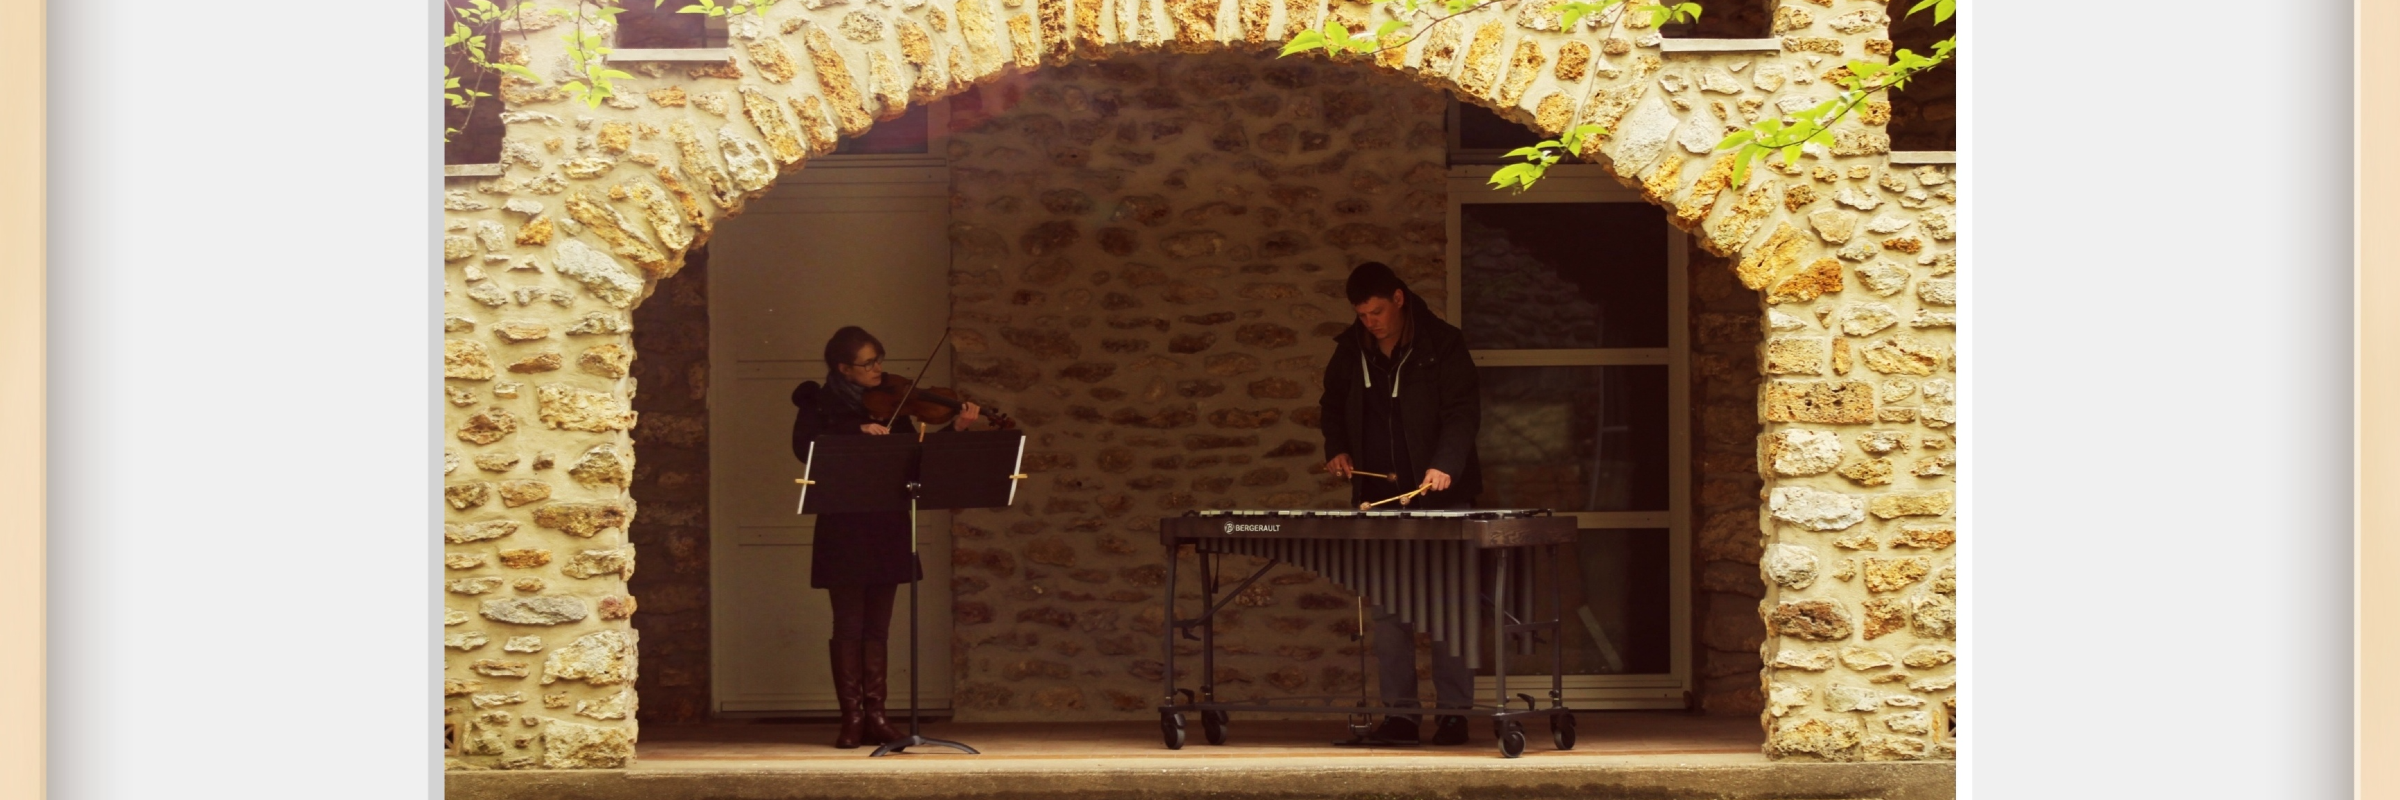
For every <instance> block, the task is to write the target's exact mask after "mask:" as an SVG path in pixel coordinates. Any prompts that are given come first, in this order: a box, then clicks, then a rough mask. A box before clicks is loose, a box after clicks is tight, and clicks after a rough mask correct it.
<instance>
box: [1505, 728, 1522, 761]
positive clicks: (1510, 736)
mask: <svg viewBox="0 0 2400 800" xmlns="http://www.w3.org/2000/svg"><path fill="white" fill-rule="evenodd" d="M1524 754H1525V727H1524V726H1522V725H1518V724H1517V723H1514V722H1511V723H1508V730H1505V731H1502V732H1501V733H1500V755H1502V756H1506V757H1508V758H1516V757H1518V756H1522V755H1524Z"/></svg>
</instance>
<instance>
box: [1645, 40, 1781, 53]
mask: <svg viewBox="0 0 2400 800" xmlns="http://www.w3.org/2000/svg"><path fill="white" fill-rule="evenodd" d="M1658 51H1659V52H1661V53H1780V52H1783V40H1782V39H1660V40H1658Z"/></svg>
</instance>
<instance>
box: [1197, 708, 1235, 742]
mask: <svg viewBox="0 0 2400 800" xmlns="http://www.w3.org/2000/svg"><path fill="white" fill-rule="evenodd" d="M1229 720H1230V716H1229V715H1228V714H1226V713H1225V712H1223V711H1202V712H1200V733H1201V735H1203V736H1206V737H1208V743H1209V744H1224V743H1225V723H1226V722H1228V721H1229Z"/></svg>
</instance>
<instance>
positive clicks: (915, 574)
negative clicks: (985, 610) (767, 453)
mask: <svg viewBox="0 0 2400 800" xmlns="http://www.w3.org/2000/svg"><path fill="white" fill-rule="evenodd" d="M831 380H840V378H838V377H836V378H832V379H831ZM792 405H793V406H796V407H798V409H799V413H798V415H797V418H796V419H795V420H793V422H792V457H793V458H801V459H805V457H806V456H807V455H808V443H809V442H812V441H815V440H816V438H817V437H818V436H865V435H867V434H866V433H865V432H863V431H860V430H859V429H858V428H859V426H861V425H865V424H867V423H870V422H880V421H881V420H875V419H869V418H868V417H867V413H866V412H865V411H864V410H861V409H851V408H845V407H844V404H843V403H842V402H841V401H840V400H838V399H835V398H833V397H831V396H829V395H828V394H827V393H826V392H825V391H824V389H823V388H822V387H820V386H819V385H818V384H817V382H816V381H809V382H807V383H803V384H800V386H799V388H796V389H793V390H792ZM900 424H901V425H907V424H908V421H907V420H901V421H900ZM811 549H812V550H813V551H814V554H813V555H811V556H810V558H809V562H808V585H809V586H811V587H814V588H818V589H822V588H825V587H828V586H864V585H870V584H888V583H907V582H909V581H910V580H912V579H915V578H921V577H923V576H924V573H925V569H924V566H923V565H922V564H920V563H918V562H917V560H916V558H915V557H914V556H912V555H911V554H910V553H909V552H908V512H906V511H873V512H867V513H861V514H819V515H817V534H816V546H815V547H813V548H811Z"/></svg>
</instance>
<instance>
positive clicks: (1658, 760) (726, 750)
mask: <svg viewBox="0 0 2400 800" xmlns="http://www.w3.org/2000/svg"><path fill="white" fill-rule="evenodd" d="M1580 719H1581V722H1582V724H1581V726H1580V727H1579V730H1578V737H1577V739H1578V741H1577V743H1576V747H1575V749H1574V750H1571V751H1561V750H1557V749H1554V748H1553V747H1552V745H1551V741H1550V735H1549V731H1548V728H1547V727H1545V726H1543V725H1542V724H1540V723H1536V724H1534V725H1531V726H1529V731H1528V733H1529V734H1530V737H1529V738H1531V740H1532V741H1531V742H1530V743H1529V744H1528V745H1527V747H1526V750H1525V755H1524V757H1523V758H1516V759H1506V758H1501V757H1500V754H1499V750H1498V748H1497V747H1496V746H1494V744H1493V743H1492V740H1491V738H1490V732H1489V728H1487V727H1484V726H1483V725H1481V724H1478V725H1476V727H1475V729H1474V731H1473V736H1472V738H1471V740H1470V742H1469V744H1466V745H1461V746H1456V747H1414V748H1396V747H1395V748H1351V747H1335V746H1332V744H1331V743H1332V742H1333V741H1335V740H1339V739H1347V738H1348V731H1347V729H1346V728H1345V727H1344V726H1343V724H1342V722H1341V721H1340V720H1339V718H1324V719H1308V720H1300V721H1269V720H1256V719H1253V720H1243V719H1240V718H1236V719H1235V720H1234V722H1233V726H1232V728H1231V734H1230V736H1229V739H1228V741H1227V743H1226V744H1225V745H1223V746H1211V745H1209V744H1207V743H1205V742H1204V741H1202V737H1201V735H1200V731H1199V726H1198V725H1197V724H1194V725H1192V729H1191V731H1190V734H1189V742H1188V743H1187V744H1186V745H1185V746H1184V749H1182V750H1179V751H1171V750H1168V749H1166V748H1165V747H1164V746H1163V743H1162V742H1161V741H1160V736H1159V733H1158V726H1157V724H1156V723H1155V722H1130V723H1050V724H995V723H984V724H939V725H928V726H926V730H925V733H926V735H928V736H935V737H941V738H949V739H956V740H959V741H963V742H966V743H968V744H970V745H973V746H975V747H976V748H977V749H978V750H981V751H982V754H981V755H972V756H970V755H965V754H961V753H955V752H952V751H949V750H947V749H933V750H927V751H924V752H913V751H912V752H908V753H902V754H899V755H895V756H888V757H884V758H868V757H867V755H866V754H867V753H868V752H869V751H868V750H867V749H863V748H862V749H859V750H836V749H834V748H833V747H832V746H831V745H830V744H828V742H829V741H831V739H832V737H833V729H832V726H830V725H822V724H746V725H745V724H727V725H710V726H700V727H684V728H669V727H663V726H648V727H645V728H644V729H643V731H642V744H641V748H640V751H639V755H638V757H637V761H636V764H635V766H633V767H632V768H630V769H626V770H608V771H592V772H563V771H522V772H458V773H451V774H450V775H449V776H448V778H447V781H446V783H447V792H446V795H447V796H448V797H449V798H452V799H453V800H469V799H473V800H487V799H488V800H503V799H506V800H514V799H515V798H527V799H528V800H531V799H532V798H541V800H562V799H563V798H591V799H592V800H603V799H606V800H615V799H616V798H628V799H630V798H644V799H645V800H648V799H651V798H655V799H656V800H679V799H680V798H694V799H699V798H707V799H709V800H720V799H721V800H737V799H738V800H751V799H753V798H756V799H758V800H765V799H766V798H961V799H963V798H979V799H980V798H992V799H993V800H1017V799H1019V798H1023V799H1025V800H1031V799H1032V798H1074V799H1075V800H1101V799H1102V798H1145V799H1146V798H1173V797H1209V798H1220V799H1221V800H1243V799H1246V798H1261V799H1262V800H1265V799H1268V798H1272V799H1274V800H1300V799H1301V798H1347V799H1351V800H1367V799H1368V798H1375V799H1376V800H1382V799H1384V798H1391V799H1393V800H1397V799H1398V798H1419V797H1422V798H1477V797H1505V798H1509V799H1510V800H1550V798H1570V797H1571V798H1589V799H1591V800H1601V799H1603V798H1629V799H1634V798H1638V799H1639V800H1666V799H1668V798H1712V799H1719V798H1722V799H1724V800H1733V799H1735V798H1743V799H1747V798H1759V799H1760V800H1766V799H1768V798H1810V799H1811V800H1816V799H1818V798H1823V799H1824V800H1848V799H1861V800H1863V799H1864V798H1878V799H1879V800H1936V798H1948V797H1952V796H1954V791H1953V790H1952V788H1951V787H1952V782H1953V775H1954V772H1955V770H1954V768H1953V765H1952V764H1951V763H1948V762H1935V763H1916V764H1814V763H1792V762H1770V761H1768V760H1767V759H1766V758H1765V757H1764V756H1761V755H1759V752H1758V743H1759V738H1760V733H1759V730H1758V724H1757V722H1756V721H1755V720H1750V719H1740V718H1733V719H1728V718H1722V717H1697V716H1690V715H1685V714H1674V713H1638V712H1619V713H1601V712H1587V713H1585V714H1582V715H1580Z"/></svg>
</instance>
